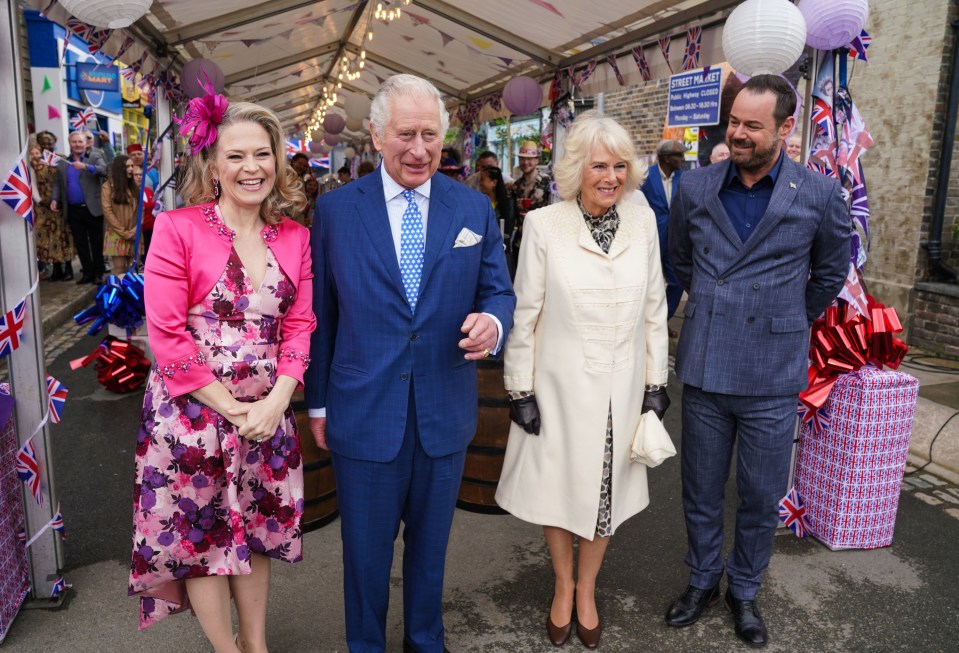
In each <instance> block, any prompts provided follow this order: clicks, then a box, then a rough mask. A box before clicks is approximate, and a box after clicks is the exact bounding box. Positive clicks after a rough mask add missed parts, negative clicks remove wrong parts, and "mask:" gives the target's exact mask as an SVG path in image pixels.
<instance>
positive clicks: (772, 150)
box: [727, 139, 782, 172]
mask: <svg viewBox="0 0 959 653" xmlns="http://www.w3.org/2000/svg"><path fill="white" fill-rule="evenodd" d="M781 142H782V141H781V140H779V139H777V140H776V141H774V142H773V143H772V144H771V145H770V146H769V149H767V150H762V151H760V150H757V149H756V146H755V144H753V151H752V154H751V155H749V156H745V157H744V156H743V155H742V154H738V155H737V154H736V153H735V151H734V150H733V147H732V145H731V144H729V143H727V145H729V152H730V154H729V158H731V159H732V160H733V163H735V164H736V166H737V167H738V168H739V169H740V170H745V171H746V172H756V171H757V170H762V169H763V168H765V167H766V166H768V165H769V164H770V163H772V162H773V161H774V160H775V159H776V157H777V156H778V155H779V144H780V143H781Z"/></svg>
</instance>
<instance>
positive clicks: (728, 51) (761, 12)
mask: <svg viewBox="0 0 959 653" xmlns="http://www.w3.org/2000/svg"><path fill="white" fill-rule="evenodd" d="M805 45H806V21H805V20H804V19H803V15H802V13H800V11H799V9H797V8H796V5H794V4H793V3H791V2H789V0H746V2H744V3H742V4H741V5H739V6H738V7H736V8H735V9H734V10H733V13H731V14H730V15H729V18H727V19H726V25H725V27H723V53H724V54H725V55H726V59H727V60H728V61H729V63H730V65H731V66H732V67H733V68H735V69H736V70H737V71H739V72H741V73H743V74H746V75H749V76H750V77H751V76H753V75H760V74H764V73H766V74H773V75H779V74H780V73H782V72H783V71H785V70H786V69H788V68H789V67H790V66H791V65H793V63H795V62H796V60H797V59H798V58H799V56H800V55H801V54H802V51H803V48H804V47H805Z"/></svg>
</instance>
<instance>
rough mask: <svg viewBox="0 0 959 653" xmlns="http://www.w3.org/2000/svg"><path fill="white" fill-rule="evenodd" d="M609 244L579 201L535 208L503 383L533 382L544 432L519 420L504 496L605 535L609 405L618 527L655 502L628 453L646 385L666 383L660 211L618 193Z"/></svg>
mask: <svg viewBox="0 0 959 653" xmlns="http://www.w3.org/2000/svg"><path fill="white" fill-rule="evenodd" d="M617 211H618V213H619V217H620V223H619V228H618V230H617V232H616V237H615V238H614V239H613V242H612V245H611V247H610V249H609V253H608V254H606V253H604V252H603V250H602V249H600V247H599V246H598V245H597V244H596V242H595V240H594V239H593V236H592V234H591V233H590V230H589V227H588V226H587V225H586V222H585V221H584V219H583V214H582V212H581V211H580V209H579V207H578V206H577V203H576V202H575V201H566V202H562V203H560V204H554V205H551V206H548V207H545V208H542V209H538V210H536V211H533V212H531V213H529V214H528V215H527V217H526V227H525V234H526V235H525V240H524V243H523V247H522V249H521V250H520V258H519V267H518V269H517V273H516V300H517V302H516V313H515V316H514V323H513V331H512V332H511V333H510V337H509V340H508V341H507V345H506V355H505V382H506V389H507V390H511V391H528V390H532V391H534V392H535V394H536V401H537V404H538V405H539V409H540V415H541V418H542V427H541V430H540V435H539V436H534V435H530V434H528V433H526V432H525V431H524V430H523V428H522V427H520V426H519V425H517V424H512V425H511V428H510V434H509V443H508V446H507V450H506V461H505V463H504V466H503V473H502V476H501V478H500V483H499V488H498V489H497V492H496V501H497V503H499V505H500V506H502V507H503V508H504V509H506V510H508V511H509V512H511V513H512V514H514V515H516V516H517V517H519V518H521V519H524V520H526V521H530V522H532V523H536V524H543V525H548V526H557V527H560V528H563V529H566V530H568V531H571V532H573V533H576V534H577V535H579V536H581V537H585V538H587V539H590V540H591V539H593V537H594V535H595V534H596V522H597V509H598V507H599V492H600V483H601V480H602V471H603V456H604V450H605V438H606V426H607V419H608V417H609V415H610V410H612V419H613V448H612V455H613V466H612V478H613V482H612V491H613V497H612V527H613V529H614V530H615V528H616V527H618V526H619V525H620V524H622V523H623V521H625V520H626V519H628V518H629V517H631V516H632V515H634V514H636V513H637V512H639V511H640V510H642V509H643V508H645V507H646V505H647V504H648V503H649V495H648V492H647V487H646V468H645V466H644V465H641V464H638V463H630V462H629V445H630V442H631V440H632V437H633V434H634V433H635V431H636V427H637V426H638V424H639V417H640V410H641V408H642V402H643V392H644V389H645V385H646V384H663V383H666V378H667V374H668V360H667V357H668V340H667V332H666V299H665V292H664V286H663V275H662V269H661V267H660V262H659V239H658V237H657V231H656V220H655V218H654V216H653V212H652V211H651V210H650V209H649V208H647V207H640V206H636V205H635V204H631V203H628V202H620V203H619V204H617Z"/></svg>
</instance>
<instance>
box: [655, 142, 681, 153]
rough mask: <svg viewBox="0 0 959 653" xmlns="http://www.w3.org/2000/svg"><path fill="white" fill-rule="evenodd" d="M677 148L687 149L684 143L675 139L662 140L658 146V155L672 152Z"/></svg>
mask: <svg viewBox="0 0 959 653" xmlns="http://www.w3.org/2000/svg"><path fill="white" fill-rule="evenodd" d="M677 149H680V150H683V151H684V152H685V151H686V148H685V147H683V144H682V143H680V142H679V141H675V140H669V139H667V140H665V141H660V142H659V145H658V146H656V156H663V155H664V154H672V153H673V152H675V151H676V150H677Z"/></svg>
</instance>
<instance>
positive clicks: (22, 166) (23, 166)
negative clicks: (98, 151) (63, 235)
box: [0, 149, 33, 356]
mask: <svg viewBox="0 0 959 653" xmlns="http://www.w3.org/2000/svg"><path fill="white" fill-rule="evenodd" d="M26 154H27V151H26V149H24V150H23V152H21V153H20V156H19V157H18V158H17V163H16V165H14V166H13V170H11V171H10V174H9V175H7V178H6V179H5V180H4V181H3V186H0V199H2V200H3V201H4V202H6V203H7V204H8V205H9V206H10V208H11V209H13V210H14V211H16V212H17V213H18V214H19V215H20V217H21V218H23V219H24V220H26V221H27V222H28V223H29V224H30V226H31V227H32V226H33V180H32V179H33V178H32V177H31V176H30V166H28V165H27V157H26ZM2 345H3V343H2V341H0V356H3V347H2Z"/></svg>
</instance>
